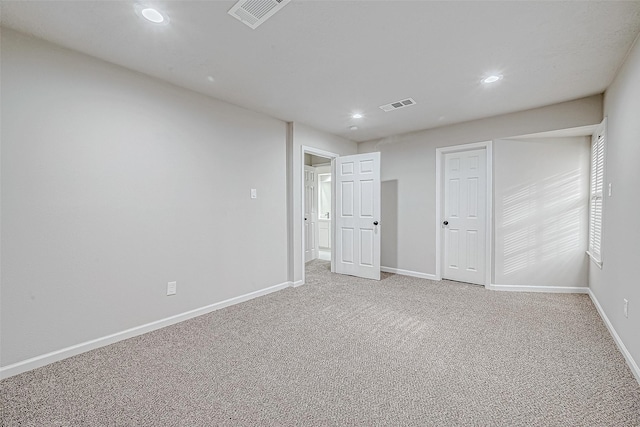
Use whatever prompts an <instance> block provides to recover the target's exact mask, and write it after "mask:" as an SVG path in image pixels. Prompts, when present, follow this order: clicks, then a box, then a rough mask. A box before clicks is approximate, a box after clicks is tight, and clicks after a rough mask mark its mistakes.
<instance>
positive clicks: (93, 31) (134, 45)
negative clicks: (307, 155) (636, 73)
mask: <svg viewBox="0 0 640 427" xmlns="http://www.w3.org/2000/svg"><path fill="white" fill-rule="evenodd" d="M234 3H235V2H234V1H149V2H147V3H145V4H148V5H152V6H154V7H156V8H157V9H159V10H161V11H162V12H164V13H165V14H166V15H168V16H169V18H170V22H169V24H168V25H154V24H150V23H148V22H146V21H144V20H143V19H142V18H140V17H139V16H138V15H137V14H136V13H135V12H134V2H125V1H69V2H65V1H44V2H38V1H4V0H3V1H2V3H1V7H2V10H1V22H2V25H3V26H6V27H10V28H13V29H16V30H19V31H22V32H26V33H29V34H33V35H35V36H37V37H40V38H43V39H46V40H50V41H52V42H54V43H57V44H60V45H63V46H66V47H69V48H71V49H75V50H78V51H81V52H84V53H87V54H89V55H92V56H95V57H98V58H101V59H104V60H106V61H110V62H113V63H116V64H120V65H122V66H125V67H127V68H130V69H133V70H136V71H140V72H142V73H146V74H149V75H151V76H154V77H157V78H160V79H163V80H166V81H169V82H171V83H174V84H176V85H179V86H183V87H186V88H189V89H192V90H194V91H198V92H201V93H204V94H207V95H210V96H212V97H215V98H218V99H222V100H225V101H228V102H231V103H233V104H237V105H240V106H243V107H246V108H249V109H252V110H256V111H260V112H264V113H266V114H269V115H271V116H273V117H277V118H279V119H282V120H286V121H299V122H302V123H306V124H308V125H311V126H313V127H315V128H318V129H321V130H324V131H327V132H330V133H333V134H336V135H341V136H344V137H346V138H349V139H352V140H354V141H365V140H370V139H374V138H379V137H384V136H389V135H393V134H398V133H404V132H409V131H414V130H419V129H426V128H431V127H436V126H441V125H444V124H450V123H455V122H461V121H466V120H473V119H478V118H482V117H488V116H493V115H497V114H503V113H508V112H513V111H519V110H524V109H529V108H534V107H539V106H543V105H547V104H552V103H557V102H562V101H567V100H571V99H576V98H580V97H584V96H588V95H593V94H597V93H601V92H603V91H604V90H605V89H606V87H607V86H608V85H609V84H610V82H611V81H612V79H613V77H614V76H615V73H616V71H617V69H618V67H619V66H620V65H621V63H622V62H623V60H624V57H625V54H626V53H627V51H628V50H629V48H630V46H631V44H632V43H633V41H634V39H635V38H636V36H637V34H638V32H640V1H625V2H617V1H602V2H600V1H589V2H586V1H585V2H573V1H572V2H529V1H510V2H498V1H487V2H485V1H472V2H457V1H445V2H435V1H391V0H389V1H304V0H293V1H291V3H289V4H288V5H287V6H285V7H284V8H283V9H282V10H281V11H280V12H278V13H277V14H276V15H274V16H273V17H272V18H270V19H269V20H268V21H267V22H265V23H264V24H262V25H261V26H260V27H258V28H257V29H256V30H251V29H250V28H249V27H247V26H245V25H243V24H242V23H241V22H239V21H237V20H236V19H234V18H232V17H231V16H229V15H228V14H227V11H228V10H229V9H230V8H231V6H232V5H233V4H234ZM495 72H499V73H502V74H503V75H504V78H503V79H502V80H501V81H500V82H498V83H496V84H494V85H491V86H487V85H482V84H481V83H480V80H481V78H482V77H483V76H485V75H487V74H489V73H495ZM207 76H213V77H214V78H215V81H214V82H210V81H209V80H208V79H207ZM407 97H412V98H414V99H415V100H416V101H417V105H415V106H412V107H408V108H403V109H400V110H397V111H391V112H388V113H385V112H383V111H382V110H380V109H379V108H378V106H379V105H382V104H386V103H389V102H392V101H396V100H399V99H404V98H407ZM353 112H361V113H363V114H364V116H365V117H364V118H362V119H358V120H356V119H352V118H351V117H350V116H351V114H352V113H353ZM352 125H356V126H358V130H355V131H351V130H349V127H350V126H352Z"/></svg>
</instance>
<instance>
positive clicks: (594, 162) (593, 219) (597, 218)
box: [587, 118, 607, 268]
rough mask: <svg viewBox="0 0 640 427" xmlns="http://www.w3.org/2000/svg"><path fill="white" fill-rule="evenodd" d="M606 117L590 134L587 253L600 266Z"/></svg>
mask: <svg viewBox="0 0 640 427" xmlns="http://www.w3.org/2000/svg"><path fill="white" fill-rule="evenodd" d="M606 121H607V119H606V118H605V119H604V120H603V121H602V123H600V125H599V126H598V128H597V129H596V132H595V133H594V134H593V135H592V136H591V156H590V160H591V164H590V170H589V231H588V233H589V234H588V236H587V245H588V250H587V254H588V255H589V257H590V258H591V260H592V261H593V262H594V263H595V264H596V265H597V266H598V267H599V268H602V237H603V234H604V233H603V228H604V227H603V226H604V205H605V197H604V193H605V177H606V153H607V126H606Z"/></svg>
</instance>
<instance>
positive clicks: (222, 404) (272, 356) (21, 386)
mask: <svg viewBox="0 0 640 427" xmlns="http://www.w3.org/2000/svg"><path fill="white" fill-rule="evenodd" d="M307 281H308V282H307V283H308V284H307V285H306V286H302V287H299V288H295V289H292V288H289V289H286V290H283V291H280V292H277V293H274V294H270V295H267V296H265V297H261V298H257V299H254V300H251V301H248V302H246V303H242V304H239V305H235V306H233V307H228V308H226V309H223V310H219V311H216V312H213V313H210V314H208V315H204V316H201V317H198V318H195V319H192V320H189V321H186V322H183V323H180V324H177V325H174V326H170V327H167V328H164V329H161V330H158V331H155V332H152V333H149V334H145V335H142V336H139V337H136V338H132V339H129V340H126V341H122V342H119V343H116V344H113V345H110V346H108V347H103V348H101V349H98V350H94V351H91V352H88V353H85V354H82V355H79V356H76V357H73V358H69V359H66V360H64V361H61V362H58V363H55V364H52V365H49V366H46V367H43V368H41V369H37V370H34V371H31V372H27V373H24V374H21V375H18V376H15V377H12V378H9V379H6V380H4V381H2V382H0V405H1V410H2V414H1V420H2V425H3V426H316V425H323V426H325V425H326V426H332V425H333V426H383V425H384V426H405V425H406V426H640V386H639V385H638V383H637V382H636V381H635V379H634V378H633V376H632V374H631V372H630V371H629V369H628V367H627V366H626V364H625V361H624V359H623V357H622V355H621V354H620V353H619V351H618V350H617V348H616V346H615V344H614V342H613V340H612V338H611V336H610V335H609V333H608V331H607V330H606V328H605V326H604V324H603V323H602V320H601V319H600V318H599V316H598V314H597V312H596V310H595V308H594V306H593V304H592V303H591V301H590V300H589V298H588V297H587V296H586V295H566V294H540V293H535V294H534V293H509V292H491V291H487V290H485V289H484V288H482V287H479V286H472V285H465V284H460V283H452V282H446V281H445V282H431V281H428V280H422V279H415V278H410V277H403V276H397V275H390V274H383V278H382V280H381V281H379V282H375V281H368V280H361V279H356V278H352V277H348V276H340V275H335V274H332V273H330V271H329V264H328V263H327V262H325V261H314V262H312V263H310V264H309V265H308V272H307Z"/></svg>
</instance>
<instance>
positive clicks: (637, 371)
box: [588, 289, 640, 384]
mask: <svg viewBox="0 0 640 427" xmlns="http://www.w3.org/2000/svg"><path fill="white" fill-rule="evenodd" d="M588 293H589V296H590V297H591V301H592V302H593V305H595V306H596V310H598V314H600V317H601V318H602V321H603V322H604V324H605V325H606V326H607V329H608V330H609V333H610V334H611V336H612V337H613V341H615V343H616V345H617V346H618V349H619V350H620V352H621V353H622V355H623V356H624V359H625V360H626V362H627V365H628V366H629V369H631V373H632V374H633V376H634V377H635V378H636V381H638V383H639V384H640V368H638V364H637V363H636V361H635V360H633V357H632V356H631V353H629V350H627V347H626V346H625V345H624V343H623V342H622V340H621V339H620V336H619V335H618V333H617V332H616V330H615V328H614V327H613V324H611V321H610V320H609V318H608V317H607V315H606V314H605V312H604V310H603V309H602V306H601V305H600V302H599V301H598V299H597V298H596V296H595V295H594V293H593V292H592V291H591V289H589V292H588Z"/></svg>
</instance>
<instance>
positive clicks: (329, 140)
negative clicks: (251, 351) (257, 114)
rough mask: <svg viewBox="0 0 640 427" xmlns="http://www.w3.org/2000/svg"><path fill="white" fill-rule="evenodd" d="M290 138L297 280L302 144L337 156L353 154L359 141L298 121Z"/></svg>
mask: <svg viewBox="0 0 640 427" xmlns="http://www.w3.org/2000/svg"><path fill="white" fill-rule="evenodd" d="M291 127H292V129H290V140H289V153H288V156H289V158H290V162H289V165H290V167H291V170H290V176H291V178H292V182H291V184H292V185H291V188H290V191H291V199H290V200H291V207H290V209H291V216H290V221H291V223H292V224H293V233H292V235H291V236H290V239H291V242H290V246H291V248H292V251H291V254H290V260H289V262H290V280H291V281H292V282H293V283H295V284H299V283H301V280H302V274H303V262H302V259H303V258H302V218H303V216H302V214H303V212H302V165H303V151H302V150H303V147H313V148H315V149H318V150H322V151H326V152H330V153H334V154H337V155H340V156H346V155H349V154H356V153H357V151H358V145H357V144H356V143H355V142H353V141H349V140H347V139H344V138H340V137H338V136H335V135H330V134H327V133H324V132H321V131H318V130H316V129H313V128H311V127H309V126H306V125H303V124H301V123H292V124H291Z"/></svg>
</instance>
